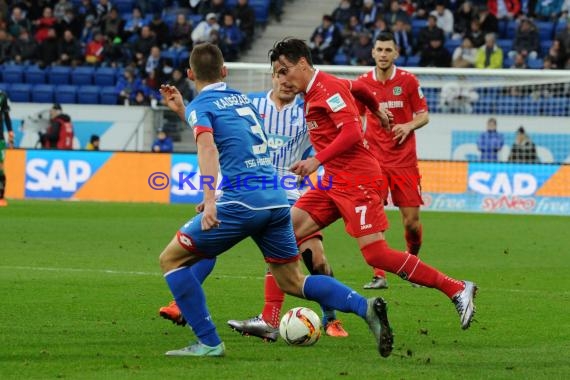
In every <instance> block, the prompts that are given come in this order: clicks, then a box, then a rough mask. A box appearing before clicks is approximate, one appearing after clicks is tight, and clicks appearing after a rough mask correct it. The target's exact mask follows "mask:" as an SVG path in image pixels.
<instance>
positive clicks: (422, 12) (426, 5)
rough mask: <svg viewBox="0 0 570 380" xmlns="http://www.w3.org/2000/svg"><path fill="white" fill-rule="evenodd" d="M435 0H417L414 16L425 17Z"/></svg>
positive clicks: (433, 6) (432, 7) (433, 7)
mask: <svg viewBox="0 0 570 380" xmlns="http://www.w3.org/2000/svg"><path fill="white" fill-rule="evenodd" d="M436 1H437V0H418V2H417V6H416V18H419V19H426V18H427V17H428V16H429V14H430V12H431V11H433V10H434V9H435V3H436Z"/></svg>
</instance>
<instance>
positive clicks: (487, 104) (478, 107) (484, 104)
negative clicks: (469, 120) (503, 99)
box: [473, 97, 495, 115]
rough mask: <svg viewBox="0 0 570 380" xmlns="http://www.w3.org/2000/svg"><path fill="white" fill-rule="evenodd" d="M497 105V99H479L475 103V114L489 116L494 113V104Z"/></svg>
mask: <svg viewBox="0 0 570 380" xmlns="http://www.w3.org/2000/svg"><path fill="white" fill-rule="evenodd" d="M494 103H495V98H492V97H488V98H479V100H478V101H476V102H475V103H473V113H476V114H483V115H488V114H492V113H493V104H494Z"/></svg>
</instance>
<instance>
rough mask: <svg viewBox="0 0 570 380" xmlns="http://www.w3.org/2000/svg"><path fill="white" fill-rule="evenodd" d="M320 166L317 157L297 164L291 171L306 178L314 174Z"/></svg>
mask: <svg viewBox="0 0 570 380" xmlns="http://www.w3.org/2000/svg"><path fill="white" fill-rule="evenodd" d="M320 165H321V163H320V162H319V160H317V159H316V158H315V157H309V158H307V159H306V160H301V161H297V162H295V163H294V164H293V165H292V166H291V168H290V169H291V171H292V172H293V173H295V174H297V175H300V176H301V177H305V176H308V175H309V174H311V173H314V172H315V171H316V170H317V169H318V168H319V166H320Z"/></svg>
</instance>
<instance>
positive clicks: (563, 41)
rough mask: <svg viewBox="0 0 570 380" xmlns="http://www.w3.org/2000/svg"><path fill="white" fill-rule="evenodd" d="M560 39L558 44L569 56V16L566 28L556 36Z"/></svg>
mask: <svg viewBox="0 0 570 380" xmlns="http://www.w3.org/2000/svg"><path fill="white" fill-rule="evenodd" d="M556 39H557V40H560V46H561V48H562V49H564V51H565V52H566V53H567V54H568V55H569V56H570V18H569V20H568V22H567V23H566V28H565V29H564V30H562V31H561V32H560V33H558V35H557V36H556Z"/></svg>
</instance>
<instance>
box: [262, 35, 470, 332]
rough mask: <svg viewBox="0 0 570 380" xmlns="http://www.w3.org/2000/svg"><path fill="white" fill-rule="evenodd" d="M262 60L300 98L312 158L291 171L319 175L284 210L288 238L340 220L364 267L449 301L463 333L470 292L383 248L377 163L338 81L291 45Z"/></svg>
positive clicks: (296, 43) (300, 44)
mask: <svg viewBox="0 0 570 380" xmlns="http://www.w3.org/2000/svg"><path fill="white" fill-rule="evenodd" d="M269 55H270V59H271V63H272V66H273V73H274V75H276V76H277V78H278V79H279V81H280V84H283V85H287V86H291V87H293V88H294V89H295V90H296V91H297V92H302V93H304V94H305V119H306V122H307V125H308V128H309V134H310V139H311V143H312V144H313V147H314V148H315V151H316V152H317V154H316V155H315V156H314V157H310V158H307V159H305V160H301V161H299V162H297V163H295V164H293V166H292V167H291V170H292V171H293V172H294V173H296V174H298V175H301V176H307V175H310V174H311V173H313V172H315V171H316V170H317V168H318V167H319V166H320V165H323V166H324V169H325V178H324V179H323V181H322V182H323V184H324V185H325V186H323V187H318V188H314V189H313V188H311V189H309V190H308V191H307V192H306V193H305V194H304V195H302V196H301V198H300V199H299V200H298V201H297V202H296V203H295V205H294V206H293V208H292V209H291V218H292V220H293V228H294V231H295V235H296V238H297V239H302V238H303V237H305V236H308V235H310V234H312V233H314V232H316V231H318V230H320V229H322V228H325V227H326V226H328V225H329V224H331V223H333V222H334V221H336V220H337V219H339V218H341V217H342V218H343V220H344V223H345V226H346V231H347V232H348V233H349V235H351V236H352V237H354V238H356V239H357V241H358V245H359V247H360V250H361V252H362V255H363V256H364V259H365V260H366V262H367V263H368V264H369V265H370V266H373V267H375V268H381V269H384V270H387V271H389V272H392V273H396V274H398V275H399V276H400V277H402V278H403V279H406V280H408V281H413V282H415V283H417V284H419V285H424V286H427V287H430V288H436V289H438V290H440V291H441V292H443V293H444V294H446V295H447V296H448V297H449V298H450V299H451V300H452V302H453V304H454V305H455V308H456V310H457V312H458V313H459V316H460V322H461V327H462V328H463V329H467V328H468V327H469V326H470V324H471V320H472V318H473V315H474V313H475V305H474V303H473V299H474V297H475V293H476V290H477V287H476V285H475V284H474V283H472V282H470V281H458V280H455V279H453V278H451V277H449V276H447V275H445V274H443V273H441V272H440V271H438V270H436V269H435V268H433V267H430V266H428V265H426V264H425V263H423V262H422V261H420V260H419V258H418V257H417V256H415V255H411V254H409V253H406V252H399V251H396V250H394V249H392V248H390V247H389V246H388V244H387V243H386V240H385V237H384V231H385V230H386V229H387V228H388V221H387V218H386V214H385V213H384V205H383V194H382V193H383V191H382V189H381V188H382V184H381V181H380V179H381V178H382V177H381V169H380V164H379V163H378V161H377V160H376V158H375V157H374V156H373V155H372V153H370V151H369V150H368V148H367V144H366V141H365V140H364V134H363V128H362V122H361V119H360V113H359V110H358V107H357V105H356V101H355V99H354V98H353V96H352V95H351V93H350V89H349V88H348V86H347V85H346V80H343V79H339V78H336V77H334V76H332V75H329V74H326V73H324V72H322V71H319V70H316V69H315V68H314V67H313V63H312V59H311V53H310V51H309V48H308V47H307V45H306V44H305V42H304V41H302V40H299V39H294V38H286V39H284V40H282V41H279V42H278V43H276V44H275V45H274V47H273V49H272V50H271V51H270V54H269ZM402 133H403V132H400V133H399V134H398V136H399V137H402V135H401V134H402Z"/></svg>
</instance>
